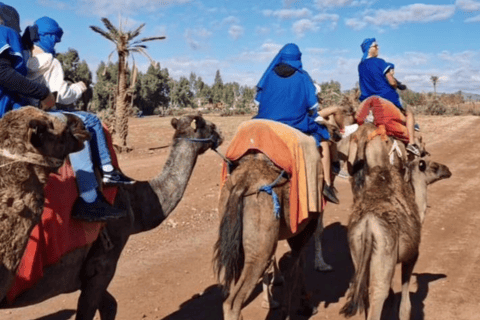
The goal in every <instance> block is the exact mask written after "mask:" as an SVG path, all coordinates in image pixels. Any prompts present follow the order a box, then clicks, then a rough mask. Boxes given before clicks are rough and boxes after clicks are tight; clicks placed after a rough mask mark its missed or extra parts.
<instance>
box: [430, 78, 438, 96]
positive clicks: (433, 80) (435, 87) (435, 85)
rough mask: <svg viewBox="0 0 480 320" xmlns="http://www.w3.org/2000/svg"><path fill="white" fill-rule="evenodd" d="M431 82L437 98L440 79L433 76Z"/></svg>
mask: <svg viewBox="0 0 480 320" xmlns="http://www.w3.org/2000/svg"><path fill="white" fill-rule="evenodd" d="M430 80H431V81H432V84H433V93H434V95H435V96H436V95H437V82H438V77H437V76H431V77H430Z"/></svg>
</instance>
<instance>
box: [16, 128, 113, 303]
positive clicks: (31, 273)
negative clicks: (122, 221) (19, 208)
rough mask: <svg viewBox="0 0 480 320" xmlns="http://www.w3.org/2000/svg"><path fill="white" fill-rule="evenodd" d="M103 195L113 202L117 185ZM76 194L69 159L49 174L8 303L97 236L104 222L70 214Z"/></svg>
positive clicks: (108, 136) (108, 139)
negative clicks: (40, 210) (39, 214)
mask: <svg viewBox="0 0 480 320" xmlns="http://www.w3.org/2000/svg"><path fill="white" fill-rule="evenodd" d="M105 131H106V130H105ZM105 135H106V137H107V142H108V146H109V149H110V154H111V155H112V162H113V165H114V166H115V167H117V168H118V162H117V158H116V155H115V151H114V150H113V147H112V141H111V136H110V134H109V133H108V132H105ZM103 194H104V196H105V199H106V200H107V201H109V202H110V203H113V201H114V199H115V196H116V194H117V187H109V188H104V189H103ZM77 197H78V189H77V184H76V182H75V175H74V172H73V170H72V167H71V165H70V163H69V162H68V161H66V162H65V164H64V165H63V166H62V167H61V168H60V169H59V170H58V174H51V175H50V177H49V179H48V182H47V185H46V186H45V205H44V209H43V214H42V219H41V221H40V223H39V224H38V225H37V226H36V227H35V228H34V229H33V231H32V233H31V234H30V239H29V241H28V244H27V248H26V250H25V253H24V255H23V258H22V261H21V263H20V266H19V268H18V272H17V276H16V279H15V282H14V284H13V286H12V288H11V289H10V291H9V292H8V294H7V300H8V302H9V303H12V302H13V301H14V300H15V298H16V297H17V296H19V295H20V294H21V293H23V292H24V291H26V290H28V289H29V288H31V287H32V286H33V285H34V284H35V283H36V282H37V281H38V280H39V279H40V278H41V277H42V276H43V268H44V267H46V266H49V265H52V264H55V263H57V262H58V261H59V260H60V258H61V257H62V256H63V255H64V254H66V253H68V252H70V251H72V250H74V249H76V248H79V247H82V246H85V245H87V244H90V243H93V242H94V241H95V240H96V239H97V237H98V234H99V233H100V230H101V228H102V227H103V225H104V223H91V222H82V221H78V220H75V219H72V218H71V217H70V212H71V210H72V207H73V204H74V203H75V200H76V199H77Z"/></svg>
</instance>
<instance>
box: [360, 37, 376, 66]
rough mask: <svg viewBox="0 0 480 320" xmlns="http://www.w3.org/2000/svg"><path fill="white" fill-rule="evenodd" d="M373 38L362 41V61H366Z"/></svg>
mask: <svg viewBox="0 0 480 320" xmlns="http://www.w3.org/2000/svg"><path fill="white" fill-rule="evenodd" d="M375 41H376V40H375V38H367V39H365V40H363V42H362V45H361V47H362V52H363V57H362V61H363V60H365V59H367V57H368V50H369V49H370V47H371V46H372V44H373V43H374V42H375Z"/></svg>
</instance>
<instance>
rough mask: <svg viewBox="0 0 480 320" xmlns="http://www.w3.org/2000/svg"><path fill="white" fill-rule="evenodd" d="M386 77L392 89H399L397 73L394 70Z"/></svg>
mask: <svg viewBox="0 0 480 320" xmlns="http://www.w3.org/2000/svg"><path fill="white" fill-rule="evenodd" d="M385 77H386V78H387V81H388V84H389V85H390V86H391V87H392V88H394V89H397V80H395V72H394V71H393V69H390V70H388V71H387V73H386V74H385Z"/></svg>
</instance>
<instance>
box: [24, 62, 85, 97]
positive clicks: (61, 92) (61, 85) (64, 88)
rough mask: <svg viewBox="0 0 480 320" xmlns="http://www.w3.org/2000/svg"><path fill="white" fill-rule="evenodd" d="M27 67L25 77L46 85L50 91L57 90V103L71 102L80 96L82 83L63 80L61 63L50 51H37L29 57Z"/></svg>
mask: <svg viewBox="0 0 480 320" xmlns="http://www.w3.org/2000/svg"><path fill="white" fill-rule="evenodd" d="M27 68H28V75H27V78H28V79H30V80H32V81H35V82H40V83H42V84H44V85H46V86H47V87H48V88H49V89H50V91H51V92H57V93H58V95H57V102H58V103H61V104H71V103H74V102H75V101H77V100H78V99H79V98H80V97H81V96H82V93H83V90H82V85H81V84H80V83H74V84H70V83H68V82H67V81H65V80H64V74H63V69H62V64H61V63H60V61H58V60H57V59H55V58H54V57H53V56H52V55H51V54H50V53H39V54H37V55H35V56H33V57H30V58H29V59H28V62H27Z"/></svg>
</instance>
